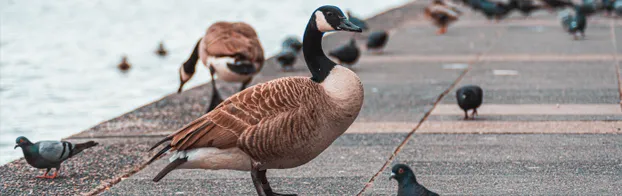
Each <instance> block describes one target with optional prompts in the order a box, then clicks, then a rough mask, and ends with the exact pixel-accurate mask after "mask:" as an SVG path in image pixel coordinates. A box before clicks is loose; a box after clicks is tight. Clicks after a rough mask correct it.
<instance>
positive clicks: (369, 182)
mask: <svg viewBox="0 0 622 196" xmlns="http://www.w3.org/2000/svg"><path fill="white" fill-rule="evenodd" d="M502 30H506V28H503V29H502ZM496 35H497V36H496V38H495V40H494V41H493V42H492V43H490V45H489V46H488V48H487V49H486V51H484V52H480V53H478V54H477V55H476V56H475V58H473V59H472V60H471V61H470V62H468V64H469V66H468V67H467V68H466V69H464V70H463V71H462V73H460V75H459V76H458V77H457V78H456V80H454V82H453V83H452V84H451V85H450V86H449V87H448V88H447V89H445V91H443V92H442V93H441V94H440V95H438V97H437V98H436V100H435V101H434V104H432V108H430V110H428V111H427V112H426V113H425V114H424V115H423V117H422V118H421V119H420V120H419V122H418V123H417V125H416V126H415V127H414V128H412V130H411V131H410V132H409V133H408V134H407V135H406V136H405V137H404V140H402V142H400V144H399V145H398V146H397V148H395V150H394V151H393V153H391V155H390V156H389V159H387V161H385V163H384V164H383V165H382V167H381V168H380V170H378V172H376V174H374V175H373V176H372V177H371V178H370V179H369V181H368V182H367V183H366V184H365V186H363V188H362V189H361V191H360V192H359V193H358V194H357V196H361V195H363V193H364V192H365V191H366V190H367V189H368V188H369V187H371V186H373V183H374V181H375V180H376V178H377V177H378V176H379V175H380V174H381V173H382V171H384V170H385V169H386V168H387V166H389V164H391V162H393V160H394V159H395V157H396V156H397V154H398V153H399V152H400V151H401V150H402V148H404V146H406V144H407V143H408V141H409V140H410V138H411V137H412V136H413V135H414V134H415V132H416V131H417V130H418V129H419V127H421V125H423V123H424V122H425V121H426V120H427V119H428V117H429V116H430V115H431V114H432V111H434V108H435V107H436V105H438V104H439V103H440V102H441V100H443V98H444V97H445V95H447V94H449V92H451V90H452V89H453V88H454V87H456V86H457V85H458V83H460V81H462V79H463V78H464V76H466V74H467V73H468V72H469V71H470V70H471V69H472V67H473V65H475V63H477V62H479V61H480V58H481V57H482V56H484V55H486V53H487V52H489V51H490V50H492V48H493V47H494V46H495V44H496V43H498V42H499V39H500V38H501V36H502V35H503V33H502V32H501V31H499V30H498V31H497V34H496ZM484 63H486V62H484Z"/></svg>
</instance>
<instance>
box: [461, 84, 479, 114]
mask: <svg viewBox="0 0 622 196" xmlns="http://www.w3.org/2000/svg"><path fill="white" fill-rule="evenodd" d="M483 96H484V92H483V91H482V88H480V87H479V86H475V85H466V86H463V87H460V89H458V90H457V91H456V100H458V106H460V108H462V110H464V119H465V120H466V119H469V115H468V113H467V111H468V110H473V114H472V118H475V115H477V108H479V106H481V105H482V99H483Z"/></svg>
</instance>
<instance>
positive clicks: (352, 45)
mask: <svg viewBox="0 0 622 196" xmlns="http://www.w3.org/2000/svg"><path fill="white" fill-rule="evenodd" d="M360 53H361V52H360V50H359V48H358V47H357V46H356V41H355V40H354V38H351V39H350V42H349V43H348V44H346V45H342V46H339V47H337V48H335V49H333V50H331V51H330V52H329V53H328V55H330V56H332V57H335V58H337V59H338V60H339V64H341V65H348V66H351V65H353V64H354V63H356V61H357V60H358V59H359V56H360V55H361V54H360Z"/></svg>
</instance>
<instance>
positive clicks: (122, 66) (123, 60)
mask: <svg viewBox="0 0 622 196" xmlns="http://www.w3.org/2000/svg"><path fill="white" fill-rule="evenodd" d="M117 67H118V68H119V69H120V70H121V71H124V72H125V71H127V70H129V69H130V68H132V64H129V63H128V62H127V56H123V57H122V58H121V63H119V65H117Z"/></svg>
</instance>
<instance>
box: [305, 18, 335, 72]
mask: <svg viewBox="0 0 622 196" xmlns="http://www.w3.org/2000/svg"><path fill="white" fill-rule="evenodd" d="M323 35H324V33H323V32H320V31H319V30H318V29H317V27H316V25H315V15H313V16H312V17H311V19H310V20H309V23H308V24H307V29H306V30H305V34H304V37H303V41H302V52H303V53H304V57H305V62H306V63H307V67H308V68H309V71H311V75H313V76H312V77H311V80H313V81H315V82H317V83H321V82H322V81H324V79H326V77H327V76H328V74H329V73H330V70H332V69H333V67H335V65H336V64H335V62H333V61H331V60H330V59H329V58H328V57H326V55H325V54H324V50H322V36H323Z"/></svg>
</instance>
